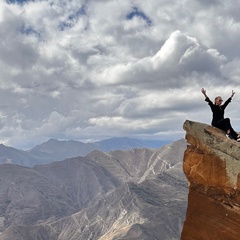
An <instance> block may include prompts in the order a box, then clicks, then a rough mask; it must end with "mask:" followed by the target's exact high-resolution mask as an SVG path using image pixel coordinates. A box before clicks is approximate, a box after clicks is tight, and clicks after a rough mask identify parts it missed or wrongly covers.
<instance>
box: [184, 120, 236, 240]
mask: <svg viewBox="0 0 240 240" xmlns="http://www.w3.org/2000/svg"><path fill="white" fill-rule="evenodd" d="M183 128H184V129H185V131H186V139H187V142H188V143H189V145H188V147H187V149H186V151H185V153H184V163H183V170H184V173H185V175H186V177H187V179H188V184H189V195H188V209H187V214H186V219H185V223H184V227H183V231H182V235H181V240H192V239H194V240H203V239H204V240H207V239H209V240H210V239H211V240H215V239H216V240H217V239H224V240H225V239H231V240H235V239H236V240H239V239H240V230H239V229H240V174H239V173H240V143H238V142H237V141H235V140H230V139H228V138H227V137H226V136H225V133H224V132H223V131H221V130H220V129H217V128H214V127H212V126H210V125H207V124H203V123H198V122H192V121H189V120H186V121H185V123H184V125H183Z"/></svg>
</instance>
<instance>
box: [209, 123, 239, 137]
mask: <svg viewBox="0 0 240 240" xmlns="http://www.w3.org/2000/svg"><path fill="white" fill-rule="evenodd" d="M212 125H213V126H214V127H217V128H220V129H222V130H224V131H226V132H227V131H228V130H230V135H231V136H232V137H233V139H235V140H237V136H238V134H237V133H236V132H235V131H234V130H233V128H232V126H231V123H230V119H229V118H224V119H222V120H219V121H217V122H213V124H212Z"/></svg>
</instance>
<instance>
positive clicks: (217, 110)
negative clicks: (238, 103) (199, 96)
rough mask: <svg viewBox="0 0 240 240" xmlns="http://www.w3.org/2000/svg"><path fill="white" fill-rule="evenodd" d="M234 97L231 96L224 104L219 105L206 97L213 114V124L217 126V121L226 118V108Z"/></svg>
mask: <svg viewBox="0 0 240 240" xmlns="http://www.w3.org/2000/svg"><path fill="white" fill-rule="evenodd" d="M231 100H232V98H231V97H230V98H229V99H228V100H227V101H226V102H225V103H224V104H223V105H221V106H218V105H215V104H213V102H212V101H211V100H210V99H209V98H208V97H207V98H206V99H205V101H206V102H208V104H209V106H210V108H211V110H212V113H213V116H212V126H216V123H217V122H218V121H220V120H222V119H224V109H225V108H226V107H227V105H228V104H229V103H230V102H231Z"/></svg>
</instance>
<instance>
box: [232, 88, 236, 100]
mask: <svg viewBox="0 0 240 240" xmlns="http://www.w3.org/2000/svg"><path fill="white" fill-rule="evenodd" d="M235 93H236V92H234V91H233V90H232V95H231V98H232V97H233V96H234V94H235Z"/></svg>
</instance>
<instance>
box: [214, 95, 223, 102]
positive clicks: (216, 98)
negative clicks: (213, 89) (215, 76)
mask: <svg viewBox="0 0 240 240" xmlns="http://www.w3.org/2000/svg"><path fill="white" fill-rule="evenodd" d="M219 98H222V97H221V96H217V97H215V104H216V101H217V100H218V99H219Z"/></svg>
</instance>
